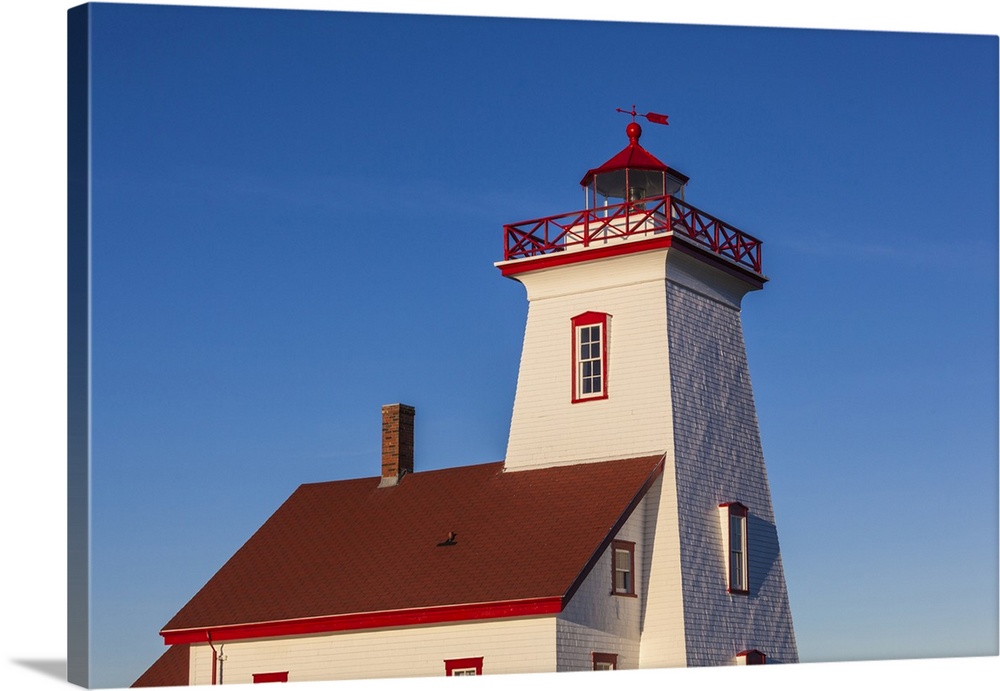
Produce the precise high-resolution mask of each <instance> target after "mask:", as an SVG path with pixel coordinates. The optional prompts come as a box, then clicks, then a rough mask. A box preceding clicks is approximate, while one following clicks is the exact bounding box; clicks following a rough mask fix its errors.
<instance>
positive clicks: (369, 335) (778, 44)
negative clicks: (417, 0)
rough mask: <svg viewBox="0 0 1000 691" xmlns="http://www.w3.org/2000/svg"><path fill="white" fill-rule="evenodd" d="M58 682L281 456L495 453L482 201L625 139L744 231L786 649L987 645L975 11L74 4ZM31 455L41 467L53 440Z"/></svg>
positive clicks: (257, 500)
mask: <svg viewBox="0 0 1000 691" xmlns="http://www.w3.org/2000/svg"><path fill="white" fill-rule="evenodd" d="M93 17H94V21H93V25H92V36H93V46H94V48H93V90H92V94H93V133H92V142H93V151H94V159H93V178H92V179H93V216H92V221H93V238H92V258H93V280H92V289H93V301H92V307H93V313H92V328H93V336H92V344H93V355H92V375H93V391H92V396H93V404H92V405H93V438H92V441H93V470H92V489H93V510H92V521H93V566H92V569H93V570H92V578H93V587H92V597H93V600H92V604H93V620H92V633H93V638H92V643H93V658H92V659H93V663H92V664H93V669H94V676H93V683H94V684H95V685H97V686H127V685H128V684H130V683H131V682H132V681H133V680H134V679H135V678H136V677H137V676H138V675H139V674H140V673H141V672H142V671H143V670H144V669H145V668H146V667H147V666H148V665H149V664H150V663H151V662H152V661H153V660H154V659H155V658H156V657H157V656H158V655H159V654H160V653H161V652H162V649H163V646H162V643H161V640H160V637H159V636H158V634H157V631H158V630H159V628H160V627H161V626H162V625H163V624H164V623H165V622H166V621H167V620H168V619H169V618H170V616H172V615H173V613H174V612H176V611H177V609H179V608H180V607H181V606H182V605H183V604H184V603H185V602H186V601H187V599H188V598H189V597H190V596H191V595H193V594H194V592H195V591H196V590H197V589H198V588H199V587H200V586H201V585H202V584H203V583H204V582H205V581H206V580H207V579H208V578H209V577H210V576H211V575H212V574H213V573H214V572H215V570H216V569H218V568H219V566H221V565H222V563H223V562H224V561H225V560H226V559H227V558H228V557H229V556H230V555H231V554H232V553H233V551H235V550H236V549H237V548H238V547H239V546H240V545H241V544H242V543H243V542H244V541H245V540H246V539H247V538H248V537H249V536H250V535H251V534H252V532H253V531H254V530H255V529H256V528H257V527H258V526H259V525H260V524H261V523H262V522H263V521H264V520H265V519H266V518H267V517H268V516H269V515H270V513H271V512H272V511H273V510H274V509H275V508H277V506H278V505H279V504H280V503H281V502H282V501H283V500H284V499H285V498H286V497H287V496H288V495H289V494H290V493H291V492H292V491H293V490H294V489H295V487H296V486H298V485H299V484H300V483H303V482H313V481H321V480H333V479H340V478H348V477H359V476H370V475H375V474H377V472H378V463H379V425H380V417H379V408H380V406H381V405H382V404H384V403H391V402H396V401H402V402H405V403H409V404H412V405H414V406H416V408H417V448H416V454H417V461H416V463H417V469H418V471H419V470H420V469H430V468H438V467H447V466H453V465H460V464H469V463H480V462H487V461H494V460H499V459H501V458H502V457H503V454H504V450H505V444H506V434H507V430H508V425H509V422H510V411H511V406H512V404H513V395H514V387H515V383H516V376H517V365H518V358H519V355H520V352H519V350H520V341H521V337H522V335H523V327H524V317H525V313H526V301H525V299H524V291H523V288H522V287H521V286H520V285H518V284H517V283H515V282H513V281H510V280H507V279H504V278H502V277H501V276H500V274H499V272H498V271H497V270H496V269H495V268H494V267H493V266H492V263H493V262H494V261H497V260H499V259H501V258H502V257H501V252H502V225H503V224H504V223H508V222H513V221H518V220H522V219H525V218H530V217H537V216H541V215H547V214H554V213H559V212H564V211H571V210H574V209H578V208H580V207H581V206H582V204H583V194H582V192H581V191H580V188H579V185H578V182H579V180H580V178H581V177H582V175H583V173H584V172H585V171H586V170H587V169H588V168H591V167H594V166H596V165H598V164H600V163H602V162H603V161H604V160H606V159H607V158H609V157H610V156H611V155H612V154H614V153H616V152H617V151H618V150H619V149H621V148H622V146H624V144H625V143H626V139H625V135H624V127H625V125H626V124H627V122H628V118H626V117H624V116H622V115H620V114H617V113H616V112H615V108H617V107H622V108H628V107H629V106H630V105H631V104H633V103H635V104H637V107H638V109H639V110H640V111H645V110H654V111H657V112H664V113H668V114H669V116H670V123H671V124H670V125H669V126H668V127H656V126H654V125H646V126H645V127H644V130H645V132H644V135H643V139H642V143H643V144H644V145H645V146H646V147H647V148H648V149H649V150H650V151H651V152H652V153H653V154H654V155H656V156H658V157H659V158H661V159H662V160H664V161H665V162H667V163H668V164H669V165H671V166H672V167H674V168H677V169H679V170H680V171H682V172H684V173H685V174H687V175H689V176H690V177H691V183H690V185H689V187H688V191H687V201H688V202H689V203H691V204H693V205H694V206H696V207H698V208H701V209H703V210H705V211H707V212H708V213H711V214H713V215H716V216H718V217H720V218H722V219H724V220H726V221H728V222H729V223H732V224H733V225H736V226H738V227H740V228H742V229H744V230H745V231H747V232H749V233H751V234H753V235H755V236H757V237H759V238H761V239H762V240H763V241H764V250H763V257H764V271H765V273H766V274H767V275H768V276H769V277H770V278H771V281H770V282H769V283H768V284H767V286H766V287H765V289H764V290H763V291H762V292H760V293H754V294H751V295H750V296H748V297H747V298H746V299H745V301H744V311H743V315H744V316H743V319H744V329H745V334H746V341H747V350H748V357H749V360H750V370H751V375H752V377H753V382H754V391H755V396H756V401H757V406H758V416H759V419H760V426H761V434H762V439H763V444H764V452H765V457H766V460H767V465H768V473H769V479H770V482H771V489H772V493H773V499H774V505H775V511H776V517H777V523H778V534H779V538H780V540H781V545H782V553H783V561H784V568H785V573H786V578H787V582H788V589H789V595H790V599H791V607H792V614H793V619H794V624H795V630H796V635H797V640H798V645H799V652H800V656H801V658H802V660H803V661H809V662H822V661H839V660H862V659H880V658H915V657H938V656H952V655H995V654H996V653H997V646H998V643H997V489H998V482H997V417H998V409H997V249H998V248H997V227H998V218H997V189H998V177H997V149H998V142H997V124H998V117H997V79H998V73H997V39H996V36H992V37H990V36H970V35H962V36H958V35H947V34H912V33H911V34H903V33H886V32H860V31H846V32H844V31H829V30H796V29H763V28H745V27H739V28H738V27H718V26H716V27H709V26H695V25H664V24H660V25H656V24H629V23H604V22H586V21H584V22H566V21H545V20H522V19H497V18H493V19H475V18H459V17H428V16H401V15H365V14H352V13H328V12H294V11H265V10H253V9H243V10H236V9H223V8H192V7H149V6H123V5H98V6H96V7H95V9H94V15H93ZM54 467H55V468H56V472H60V470H59V469H61V465H60V464H58V463H57V464H54Z"/></svg>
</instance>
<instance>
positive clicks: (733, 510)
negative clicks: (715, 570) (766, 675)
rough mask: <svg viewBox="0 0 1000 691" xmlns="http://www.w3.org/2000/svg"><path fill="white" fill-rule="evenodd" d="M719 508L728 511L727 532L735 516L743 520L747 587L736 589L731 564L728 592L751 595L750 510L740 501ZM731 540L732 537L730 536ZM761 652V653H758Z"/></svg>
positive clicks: (727, 576) (727, 575)
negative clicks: (748, 526)
mask: <svg viewBox="0 0 1000 691" xmlns="http://www.w3.org/2000/svg"><path fill="white" fill-rule="evenodd" d="M719 508H724V509H728V514H727V516H726V530H730V528H729V521H730V518H732V517H733V516H739V517H740V518H742V519H743V580H744V585H745V586H746V587H745V588H743V589H740V588H734V587H733V584H732V578H733V566H732V564H729V568H728V569H727V573H726V591H727V592H729V593H730V594H732V595H749V594H750V558H749V555H748V554H747V552H748V551H749V549H750V536H749V534H748V533H747V522H748V521H747V515H748V509H747V507H746V505H745V504H743V503H741V502H738V501H726V502H722V503H721V504H719ZM729 539H730V540H731V539H732V536H731V535H730V538H729ZM732 551H733V550H732V546H730V548H729V552H730V554H732ZM729 559H730V556H729V555H727V556H726V563H729ZM758 652H759V651H758Z"/></svg>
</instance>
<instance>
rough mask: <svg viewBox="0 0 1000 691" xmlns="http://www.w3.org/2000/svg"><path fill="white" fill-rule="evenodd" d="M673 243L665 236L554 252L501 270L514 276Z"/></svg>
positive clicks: (645, 250) (506, 265)
mask: <svg viewBox="0 0 1000 691" xmlns="http://www.w3.org/2000/svg"><path fill="white" fill-rule="evenodd" d="M671 242H672V235H671V234H664V235H662V236H659V237H654V238H648V239H646V240H636V241H633V242H619V243H614V244H610V245H600V246H598V247H588V248H586V249H582V250H572V251H568V252H553V253H551V254H543V255H540V256H538V257H530V258H527V259H514V260H512V261H510V262H508V263H505V264H501V265H500V267H499V268H500V273H501V274H502V275H504V276H514V275H517V274H521V273H525V272H526V271H538V270H540V269H550V268H552V267H554V266H564V265H566V264H576V263H577V262H585V261H592V260H594V259H606V258H607V257H618V256H621V255H623V254H633V253H635V252H647V251H649V250H658V249H664V248H666V247H670V246H671Z"/></svg>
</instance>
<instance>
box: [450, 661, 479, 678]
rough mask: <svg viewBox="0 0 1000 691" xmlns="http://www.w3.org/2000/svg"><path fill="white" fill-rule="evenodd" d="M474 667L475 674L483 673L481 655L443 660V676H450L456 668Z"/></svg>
mask: <svg viewBox="0 0 1000 691" xmlns="http://www.w3.org/2000/svg"><path fill="white" fill-rule="evenodd" d="M473 668H474V669H475V670H476V676H477V677H481V676H482V675H483V658H481V657H461V658H458V659H455V660H445V661H444V673H445V676H448V677H450V676H451V675H452V672H454V671H455V670H456V669H473Z"/></svg>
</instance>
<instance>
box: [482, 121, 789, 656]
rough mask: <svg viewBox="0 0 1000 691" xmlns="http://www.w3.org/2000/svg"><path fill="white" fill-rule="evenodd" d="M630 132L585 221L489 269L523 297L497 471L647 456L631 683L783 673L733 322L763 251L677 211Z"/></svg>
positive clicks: (785, 650)
mask: <svg viewBox="0 0 1000 691" xmlns="http://www.w3.org/2000/svg"><path fill="white" fill-rule="evenodd" d="M623 112H624V111H623ZM630 114H631V115H632V122H630V123H629V124H628V126H627V127H626V135H627V137H628V145H627V146H626V147H625V148H624V149H622V150H621V151H620V152H619V153H618V154H616V155H615V156H613V157H612V158H611V159H610V160H608V161H607V162H606V163H604V164H603V165H601V166H598V167H597V168H593V169H591V170H589V171H587V173H586V175H585V176H584V177H583V179H582V180H581V185H582V186H583V188H584V189H585V191H586V200H587V201H586V207H587V208H586V209H584V210H582V211H575V212H571V213H564V214H560V215H556V216H548V217H544V218H538V219H535V220H531V221H525V222H521V223H515V224H510V225H507V226H505V228H504V230H505V244H504V260H503V261H501V262H498V263H497V267H498V268H499V269H500V271H501V273H502V274H503V275H504V276H507V277H509V278H512V279H514V280H517V281H519V282H520V283H521V284H523V285H524V287H525V289H526V291H527V297H528V316H527V324H526V328H525V334H524V344H523V350H522V355H521V364H520V370H519V374H518V381H517V391H516V395H515V400H514V409H513V414H512V419H511V427H510V437H509V440H508V446H507V454H506V459H505V463H504V469H505V471H506V472H519V471H530V470H534V469H539V468H545V467H551V466H571V465H578V464H590V463H601V462H607V461H614V460H619V459H625V458H633V457H639V456H650V455H662V457H663V463H664V470H663V474H662V476H661V477H660V478H659V479H658V480H657V481H656V484H655V485H654V486H653V487H652V488H651V489H650V491H649V493H648V495H647V497H646V499H645V500H644V502H643V506H642V508H641V512H642V521H643V528H642V530H643V534H644V536H645V537H644V539H643V540H642V544H643V550H642V554H636V555H635V558H636V560H637V563H638V562H641V563H642V569H641V572H642V573H644V574H646V575H647V580H646V586H645V588H644V590H643V592H642V593H641V596H640V600H641V611H642V614H641V618H640V620H641V624H640V628H641V631H640V650H639V666H640V667H671V666H697V665H724V664H733V663H735V664H754V663H760V662H764V661H766V662H768V663H771V662H797V661H798V653H797V650H796V645H795V637H794V633H793V629H792V620H791V612H790V608H789V604H788V595H787V590H786V587H785V578H784V572H783V569H782V563H781V556H780V552H779V548H778V538H777V531H776V527H775V518H774V512H773V509H772V504H771V495H770V489H769V486H768V481H767V473H766V470H765V466H764V456H763V452H762V449H761V442H760V432H759V429H758V425H757V416H756V411H755V408H754V402H753V391H752V389H751V384H750V374H749V369H748V366H747V358H746V350H745V346H744V341H743V331H742V326H741V321H740V308H741V302H742V299H743V296H744V295H746V294H747V293H748V292H751V291H755V290H759V289H761V288H762V287H763V285H764V284H765V282H766V281H767V278H766V277H765V276H764V274H763V270H762V266H761V243H760V241H759V240H757V239H755V238H754V237H752V236H750V235H748V234H746V233H744V232H742V231H741V230H738V229H737V228H735V227H733V226H731V225H729V224H728V223H725V222H723V221H720V220H719V219H717V218H715V217H713V216H711V215H709V214H708V213H706V212H704V211H701V210H699V209H697V208H695V207H693V206H691V205H689V204H688V203H687V202H686V201H685V194H684V192H685V185H686V184H687V182H688V178H687V176H685V175H684V174H682V173H680V172H678V171H677V170H674V169H673V168H671V167H670V166H668V165H666V164H664V163H663V162H661V161H660V160H659V159H657V158H656V157H655V156H653V155H652V154H651V153H649V152H648V151H647V150H646V149H645V148H643V147H642V146H641V145H640V144H639V139H640V136H641V134H642V129H641V127H640V125H639V124H638V123H637V122H636V121H635V118H636V115H637V114H636V112H635V109H634V107H633V109H632V111H631V113H630ZM645 117H647V119H649V120H650V121H651V122H657V123H660V124H666V116H661V115H656V114H653V113H650V114H648V115H646V116H645ZM567 519H568V520H572V517H567Z"/></svg>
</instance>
